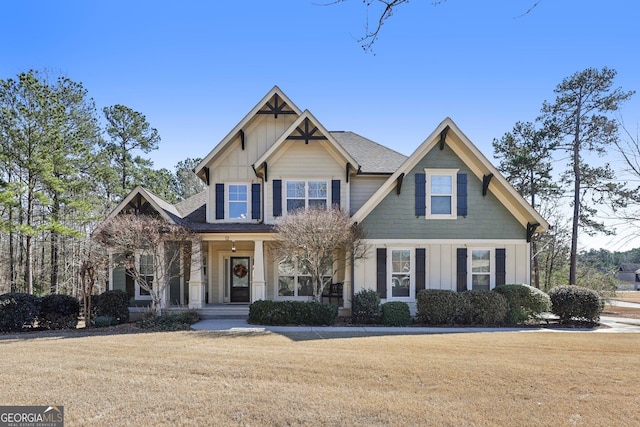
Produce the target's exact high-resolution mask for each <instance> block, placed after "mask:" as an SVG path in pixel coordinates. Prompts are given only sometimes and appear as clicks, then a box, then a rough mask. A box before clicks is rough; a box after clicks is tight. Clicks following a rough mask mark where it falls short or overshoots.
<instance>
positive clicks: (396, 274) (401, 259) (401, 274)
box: [387, 249, 415, 300]
mask: <svg viewBox="0 0 640 427" xmlns="http://www.w3.org/2000/svg"><path fill="white" fill-rule="evenodd" d="M388 259H389V261H388V262H389V263H390V265H389V266H388V271H389V275H390V277H389V281H388V283H389V286H390V287H391V288H390V289H387V296H388V297H390V298H398V299H404V300H409V299H411V296H412V295H413V294H414V289H413V288H414V286H415V285H414V281H413V280H412V265H413V255H412V251H411V250H410V249H391V256H390V257H389V258H388Z"/></svg>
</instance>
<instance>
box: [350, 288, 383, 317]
mask: <svg viewBox="0 0 640 427" xmlns="http://www.w3.org/2000/svg"><path fill="white" fill-rule="evenodd" d="M381 315H382V313H381V312H380V295H379V294H378V292H376V291H375V290H373V289H363V290H361V291H358V292H356V293H355V294H354V295H353V303H352V304H351V320H352V321H353V323H356V324H368V323H369V324H370V323H379V322H380V317H381Z"/></svg>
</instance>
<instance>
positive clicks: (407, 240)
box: [110, 87, 548, 310]
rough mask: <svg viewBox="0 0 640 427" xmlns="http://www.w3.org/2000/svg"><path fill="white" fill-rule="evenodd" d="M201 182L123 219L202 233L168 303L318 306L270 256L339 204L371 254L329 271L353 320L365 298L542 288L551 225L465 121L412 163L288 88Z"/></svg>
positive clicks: (220, 147)
mask: <svg viewBox="0 0 640 427" xmlns="http://www.w3.org/2000/svg"><path fill="white" fill-rule="evenodd" d="M193 154H194V155H198V153H193ZM194 172H195V173H196V174H197V176H198V177H199V178H200V179H201V180H202V181H203V182H204V183H205V184H206V191H204V192H203V193H201V194H198V195H197V196H194V197H192V198H190V199H188V200H185V201H184V202H181V203H178V204H176V205H171V204H169V203H167V202H166V201H164V200H162V199H160V198H159V197H158V196H156V195H154V194H152V193H150V192H149V191H147V190H145V189H144V188H141V187H138V188H136V189H135V190H133V192H132V193H131V194H129V196H127V197H126V198H125V199H124V200H123V201H122V203H121V204H120V205H119V206H118V208H117V209H116V210H115V211H114V212H113V213H112V214H111V216H114V215H117V214H118V213H120V212H126V211H130V210H135V211H138V212H144V211H149V212H155V213H157V214H159V215H161V216H162V217H164V218H165V219H166V220H167V221H170V222H175V223H180V224H183V225H185V226H187V227H189V228H191V229H192V230H194V231H196V232H197V233H198V234H199V236H200V237H201V239H200V242H198V243H197V245H200V247H199V248H194V249H199V251H194V252H193V253H198V254H199V255H198V256H195V257H193V259H192V260H190V262H185V263H184V265H183V267H182V268H183V272H182V275H181V277H180V278H179V280H175V281H174V282H173V283H172V285H171V286H170V289H168V290H167V295H166V304H167V305H188V306H189V307H193V308H201V307H203V306H205V305H222V304H240V305H247V304H249V303H251V302H252V301H256V300H260V299H272V300H289V299H292V300H302V301H305V300H309V299H310V298H311V295H312V291H311V288H310V286H309V277H308V276H306V275H305V272H304V271H301V270H300V269H298V268H297V266H296V265H292V264H290V263H285V262H281V260H280V259H276V258H275V255H274V252H273V251H272V250H271V248H270V245H271V242H272V241H273V239H274V232H273V227H274V225H275V224H277V223H278V221H279V219H280V218H282V217H283V216H285V215H287V214H288V213H289V212H291V211H293V210H295V209H299V208H305V207H309V206H332V205H338V206H340V207H341V208H342V209H343V210H345V211H347V212H349V213H350V214H351V215H352V218H353V221H354V222H357V223H359V224H361V225H362V226H363V227H364V228H365V230H366V232H367V236H368V237H367V243H368V245H369V251H368V252H369V254H368V256H367V257H366V258H365V259H364V260H360V261H358V262H356V263H355V264H354V265H353V266H351V265H350V263H344V262H343V261H344V260H342V261H341V260H336V262H335V265H336V268H335V270H334V271H327V273H326V274H327V281H331V282H332V283H340V284H341V286H340V287H337V288H335V289H339V290H340V292H341V295H339V297H338V298H337V299H334V302H336V301H337V303H339V304H340V306H341V307H342V308H344V309H346V310H348V309H349V308H350V304H351V299H352V295H353V293H354V292H357V291H359V290H361V289H365V288H372V289H377V290H378V292H379V293H380V295H381V297H382V299H383V301H406V302H408V303H409V304H410V305H411V306H414V303H415V296H416V292H417V291H418V290H420V289H425V288H432V289H451V290H457V291H463V290H467V289H492V288H493V287H495V286H496V285H499V284H503V283H529V275H530V265H529V259H530V246H529V242H530V240H531V237H532V236H533V235H534V234H535V233H539V232H542V231H545V230H546V229H547V227H548V224H547V222H546V221H545V220H544V219H543V218H542V217H541V216H540V215H539V214H538V213H537V212H536V211H535V210H534V209H533V208H532V207H531V206H530V205H529V204H528V203H527V202H526V201H525V200H524V199H523V198H522V197H520V195H519V194H518V193H517V192H516V191H515V190H514V189H513V187H512V186H511V185H510V184H509V183H508V182H507V181H506V180H505V178H504V177H503V176H502V175H501V174H500V173H499V172H498V171H497V170H496V169H495V167H493V166H492V165H491V163H490V162H489V161H488V160H487V158H486V157H485V156H484V155H483V154H482V153H481V152H480V151H479V150H478V149H477V148H476V147H475V146H474V145H473V144H472V143H471V141H469V139H468V138H467V137H466V136H465V135H464V134H463V133H462V131H461V130H460V129H459V128H458V127H457V126H456V124H455V123H454V122H453V121H452V120H451V119H449V118H446V119H445V120H444V121H442V123H440V124H439V125H438V126H437V127H436V128H435V130H433V132H431V134H430V135H429V136H428V137H427V139H426V140H425V141H424V142H423V143H422V144H421V145H420V146H419V147H418V148H417V149H416V150H415V152H414V153H413V154H411V155H410V156H409V157H406V156H404V155H402V154H399V153H397V152H395V151H393V150H392V149H390V148H387V147H384V146H382V145H380V144H377V143H375V142H373V141H371V140H369V139H367V138H365V137H363V136H360V135H357V134H355V133H353V132H333V131H328V130H327V129H326V128H325V127H324V126H323V124H322V123H321V122H320V121H319V120H318V119H316V117H315V116H313V114H311V112H309V111H308V110H304V111H303V110H301V109H299V108H298V107H297V106H296V105H295V104H294V103H293V102H292V101H291V100H290V99H289V98H288V97H287V96H286V95H285V94H284V93H283V92H282V91H281V90H280V89H279V88H278V87H274V88H273V89H272V90H271V91H269V93H267V94H266V95H265V96H264V98H262V99H261V100H260V101H259V102H258V103H257V104H256V106H255V107H253V108H252V109H251V110H250V111H249V113H248V114H247V115H246V116H245V117H243V118H242V120H240V122H239V123H238V124H237V125H236V126H235V127H234V128H233V129H232V130H231V131H230V132H229V133H228V134H227V136H226V137H225V138H224V139H223V140H222V141H220V142H219V143H218V144H217V145H216V146H215V147H214V148H213V150H212V151H211V152H210V153H209V154H207V155H206V157H204V158H203V160H202V161H201V162H200V164H199V165H198V166H197V167H196V168H195V170H194ZM187 265H190V266H189V267H188V268H187V267H185V266H187ZM340 266H342V267H344V268H340ZM110 287H111V288H113V289H124V290H127V291H128V292H129V294H130V298H131V304H132V305H143V304H145V301H146V299H148V298H145V296H144V292H141V291H140V289H138V287H137V285H136V284H135V283H132V281H131V279H129V278H128V277H127V275H126V273H125V272H124V271H123V269H121V268H114V269H112V272H111V280H110ZM334 296H335V295H334ZM414 309H415V307H414Z"/></svg>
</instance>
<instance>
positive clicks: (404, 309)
mask: <svg viewBox="0 0 640 427" xmlns="http://www.w3.org/2000/svg"><path fill="white" fill-rule="evenodd" d="M380 308H381V309H382V324H383V325H385V326H407V325H410V324H411V323H413V319H412V318H411V312H410V311H409V306H408V305H407V303H406V302H402V301H391V302H386V303H384V304H382V306H381V307H380Z"/></svg>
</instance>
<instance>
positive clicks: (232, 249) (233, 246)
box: [231, 240, 236, 252]
mask: <svg viewBox="0 0 640 427" xmlns="http://www.w3.org/2000/svg"><path fill="white" fill-rule="evenodd" d="M235 251H236V241H235V240H234V241H232V242H231V252H235Z"/></svg>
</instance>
